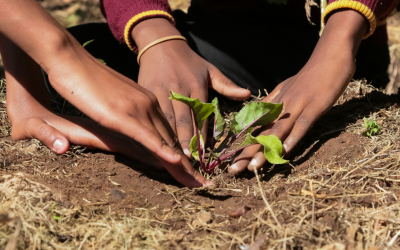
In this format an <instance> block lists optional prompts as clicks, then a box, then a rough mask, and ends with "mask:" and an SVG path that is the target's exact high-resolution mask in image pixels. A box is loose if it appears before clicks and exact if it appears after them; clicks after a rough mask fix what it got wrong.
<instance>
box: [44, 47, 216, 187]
mask: <svg viewBox="0 0 400 250" xmlns="http://www.w3.org/2000/svg"><path fill="white" fill-rule="evenodd" d="M74 49H75V50H77V51H78V52H79V53H75V54H76V57H74V56H71V57H67V58H65V60H63V62H62V63H60V64H56V65H54V66H53V67H52V68H50V69H49V70H48V72H47V73H48V75H49V80H50V82H51V84H52V85H53V87H54V88H55V90H56V91H57V92H58V93H60V94H61V95H62V96H63V97H64V98H65V99H66V100H68V101H69V102H70V103H71V104H73V105H74V106H75V107H77V108H78V109H80V110H81V111H82V112H83V113H85V114H86V115H88V116H89V117H90V118H92V119H93V120H94V121H96V122H97V123H98V124H99V125H101V126H104V127H106V128H108V129H110V130H112V131H115V132H118V133H121V134H123V135H125V136H128V137H129V138H131V139H133V140H134V141H135V142H137V143H138V144H140V145H142V146H143V147H144V148H146V150H147V151H148V152H150V153H151V154H152V155H153V156H154V157H155V158H156V159H157V160H158V161H159V162H160V163H161V165H162V166H163V167H164V168H165V169H166V170H167V171H168V172H169V173H170V174H171V175H172V176H173V177H174V178H175V179H176V180H177V181H179V182H180V183H182V184H183V185H185V186H187V187H201V186H204V185H207V184H210V183H208V182H207V181H206V180H205V178H204V177H203V176H202V175H200V174H199V173H198V172H197V171H195V170H194V168H193V167H192V165H191V164H190V162H189V161H188V159H186V157H183V153H182V149H181V148H180V145H179V143H178V140H177V138H176V136H175V134H174V131H173V130H172V128H171V127H170V125H169V123H168V121H167V120H166V119H165V117H164V115H163V113H162V111H161V108H160V105H159V103H158V101H157V98H156V97H155V96H154V95H153V94H152V93H151V92H150V91H149V90H146V89H145V88H143V87H141V86H139V85H138V84H135V83H134V82H133V81H132V80H130V79H128V78H126V77H124V76H122V75H121V74H119V73H117V72H115V71H113V70H112V69H110V68H108V67H107V66H105V65H103V64H102V63H100V62H99V61H98V60H96V59H95V58H93V57H92V56H91V55H89V54H88V53H87V52H86V51H85V50H84V49H81V47H80V46H79V47H75V48H74ZM130 150H134V148H131V149H130Z"/></svg>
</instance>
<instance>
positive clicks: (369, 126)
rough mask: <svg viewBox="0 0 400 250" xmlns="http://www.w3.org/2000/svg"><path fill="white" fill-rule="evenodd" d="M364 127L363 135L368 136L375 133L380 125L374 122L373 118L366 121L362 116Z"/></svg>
mask: <svg viewBox="0 0 400 250" xmlns="http://www.w3.org/2000/svg"><path fill="white" fill-rule="evenodd" d="M364 128H365V132H364V135H365V136H368V137H371V136H373V135H376V134H377V133H378V132H379V130H380V129H381V127H380V126H379V125H378V124H376V122H375V121H374V120H370V121H367V119H366V118H365V117H364Z"/></svg>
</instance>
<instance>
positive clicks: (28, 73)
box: [0, 0, 368, 187]
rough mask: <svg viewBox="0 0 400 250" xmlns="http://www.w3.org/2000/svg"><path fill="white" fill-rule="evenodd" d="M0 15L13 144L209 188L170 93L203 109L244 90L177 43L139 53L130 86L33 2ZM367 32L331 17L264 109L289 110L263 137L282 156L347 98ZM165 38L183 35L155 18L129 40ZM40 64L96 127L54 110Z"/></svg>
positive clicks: (348, 17) (186, 121)
mask: <svg viewBox="0 0 400 250" xmlns="http://www.w3.org/2000/svg"><path fill="white" fill-rule="evenodd" d="M0 6H1V7H2V8H0V34H1V36H0V49H1V53H2V57H3V60H4V64H5V70H6V77H7V109H8V113H9V116H10V119H11V122H12V125H13V130H12V136H13V137H14V138H16V139H27V138H38V139H39V140H41V141H42V142H43V143H44V144H45V145H46V146H48V147H49V148H51V149H53V150H54V151H55V152H57V153H64V152H65V151H66V150H67V149H68V146H69V142H72V143H74V144H78V145H83V146H89V147H92V148H100V149H103V150H108V151H112V152H119V153H122V154H124V155H127V156H128V157H131V158H133V159H137V160H141V161H142V162H143V163H145V164H147V165H151V166H153V167H155V168H158V169H167V170H168V171H169V172H170V173H171V174H172V175H173V176H174V177H175V178H176V179H177V180H178V181H179V182H181V183H182V184H183V185H186V186H188V187H198V186H203V185H210V184H212V183H211V182H207V181H206V180H205V179H204V177H202V176H201V175H200V174H199V173H198V172H196V171H195V170H194V169H193V167H192V166H191V164H190V162H189V161H188V159H187V157H184V156H183V152H182V149H183V150H185V149H186V150H185V154H186V155H187V156H188V157H189V154H188V153H187V149H188V144H189V140H190V138H191V137H192V135H193V124H192V117H191V112H190V110H189V108H188V107H187V106H185V105H184V104H181V103H178V102H176V101H172V102H171V101H170V100H169V99H168V97H169V95H168V93H169V90H170V89H172V90H173V91H174V92H177V93H180V94H182V95H185V96H188V97H191V98H199V99H200V100H202V101H207V98H208V88H209V87H212V88H214V89H215V90H217V91H218V92H220V93H221V94H223V95H225V96H227V97H229V98H231V99H235V100H245V99H247V98H249V96H250V92H249V91H247V90H243V89H241V88H239V87H237V86H236V85H235V84H234V83H232V82H231V81H230V80H229V79H227V78H226V77H225V76H224V75H222V74H221V73H220V72H219V71H218V70H217V69H216V68H215V67H214V66H213V65H211V64H210V63H208V62H207V61H205V60H204V59H202V58H201V57H200V56H198V55H197V54H196V53H195V52H193V51H192V50H191V49H190V47H189V46H188V45H187V44H186V43H185V42H184V41H179V40H174V41H168V42H164V43H162V44H159V45H156V46H154V47H152V48H150V49H149V50H148V51H146V52H145V53H144V54H143V56H142V59H141V68H140V73H139V80H138V84H136V83H135V82H133V81H131V80H129V79H127V78H125V77H124V76H122V75H120V74H118V73H117V72H115V71H113V70H111V69H110V68H108V67H106V66H104V65H103V64H101V63H99V62H98V61H97V60H96V59H95V58H93V57H92V56H91V55H89V54H88V53H87V52H86V51H85V50H84V49H83V48H82V46H81V45H80V44H79V43H78V42H77V41H76V40H75V39H74V38H73V37H72V36H71V35H70V34H69V33H68V32H67V31H66V30H65V29H64V28H62V27H61V26H60V25H59V24H58V23H57V22H56V21H55V20H54V19H53V18H51V16H50V15H48V14H47V12H46V11H45V10H43V9H42V8H41V7H40V5H38V4H37V3H36V1H33V0H20V1H7V0H0ZM27 19H28V20H30V22H26V20H27ZM367 28H368V22H367V21H366V20H365V18H364V17H363V16H362V15H360V14H358V13H357V12H355V11H352V10H346V11H340V12H336V13H335V14H333V15H332V16H331V17H330V18H329V20H328V23H327V26H326V28H325V31H324V33H323V35H322V37H321V39H320V41H319V42H318V44H317V46H316V48H315V51H314V53H313V54H312V56H311V58H310V60H309V61H308V63H307V64H306V65H305V66H304V68H303V69H302V70H301V71H300V72H299V73H298V74H297V75H295V76H293V77H292V78H290V79H288V80H286V81H285V82H283V83H281V84H280V85H279V86H278V87H277V88H276V89H275V90H274V91H273V92H272V93H271V94H270V95H269V96H268V97H267V98H266V99H265V100H264V101H272V102H281V101H283V102H284V104H285V109H284V114H283V115H282V116H281V118H280V119H279V120H278V121H277V122H276V123H274V124H272V125H271V127H269V128H268V129H266V130H265V131H264V132H263V133H262V134H264V135H268V134H275V135H277V136H278V137H279V138H280V139H281V140H282V141H283V142H284V148H285V150H286V152H290V150H292V149H293V148H294V146H295V145H296V144H297V143H298V142H299V140H300V139H301V138H302V137H303V136H304V135H305V133H306V132H307V131H308V130H309V128H311V126H312V124H314V122H315V121H316V120H317V119H318V118H319V117H320V116H321V115H322V114H323V113H325V112H326V111H327V110H328V109H329V108H331V107H332V105H333V104H334V103H335V101H336V100H337V98H338V97H339V96H340V94H341V93H342V92H343V91H344V89H345V87H346V86H347V84H348V82H349V81H350V79H351V77H352V75H353V74H354V71H355V59H354V58H355V55H356V53H357V49H358V46H359V45H360V43H361V41H362V38H363V36H364V35H365V33H366V30H367ZM169 35H179V32H178V31H177V30H176V29H175V28H174V27H173V26H172V25H171V24H170V23H169V22H168V21H167V20H165V19H159V18H155V19H150V20H146V21H143V22H141V23H140V24H139V25H137V26H136V27H135V28H134V29H133V31H132V37H133V38H134V40H135V42H136V43H137V45H138V47H139V49H141V48H143V47H144V46H146V45H147V44H148V43H150V42H152V41H154V40H156V39H158V38H161V37H165V36H169ZM39 65H40V66H41V67H42V68H43V69H44V70H45V71H46V72H47V73H48V75H49V78H50V81H51V83H52V85H53V87H54V88H55V89H56V90H57V91H58V92H59V93H60V94H61V95H62V96H63V97H64V98H66V99H67V100H68V101H69V102H71V103H72V104H73V105H75V106H76V107H78V108H79V109H80V110H81V111H83V112H84V113H85V114H87V115H88V116H89V117H90V118H92V119H93V121H91V120H85V119H81V118H76V117H68V116H65V115H60V114H56V113H53V112H51V111H50V110H51V109H50V106H49V98H48V97H47V93H46V89H45V87H44V84H43V80H42V78H41V75H40V68H39ZM93 72H95V74H94V73H93ZM153 72H158V74H153ZM160 104H161V107H160ZM164 114H165V116H164ZM98 124H100V125H101V126H99V125H98ZM205 132H206V131H205V130H203V133H205ZM204 138H206V137H204ZM179 142H180V143H179ZM180 144H181V146H180ZM259 150H260V149H259V147H257V146H254V147H249V148H247V149H246V150H244V152H243V153H242V154H241V155H239V156H238V157H237V158H236V160H235V163H236V164H234V165H233V166H232V167H231V169H230V171H231V172H234V173H239V172H241V171H242V170H244V169H246V168H249V169H250V170H252V169H254V168H255V167H256V168H258V167H260V166H262V165H263V164H264V163H265V158H263V157H264V156H263V154H262V152H259ZM143 159H145V160H143ZM252 159H254V160H256V161H254V160H253V161H252Z"/></svg>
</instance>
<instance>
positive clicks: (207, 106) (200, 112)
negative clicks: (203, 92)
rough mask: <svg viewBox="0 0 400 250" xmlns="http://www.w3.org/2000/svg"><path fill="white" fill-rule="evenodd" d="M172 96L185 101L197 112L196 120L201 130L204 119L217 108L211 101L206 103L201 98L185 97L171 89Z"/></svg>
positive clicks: (171, 98)
mask: <svg viewBox="0 0 400 250" xmlns="http://www.w3.org/2000/svg"><path fill="white" fill-rule="evenodd" d="M171 95H172V96H171V97H170V98H169V99H170V100H177V101H180V102H183V103H185V104H186V105H188V106H189V107H190V108H192V110H193V112H194V114H195V120H196V124H197V128H198V129H199V130H201V129H202V128H203V124H204V121H205V120H206V119H207V117H209V116H210V115H211V114H212V113H213V112H214V110H215V107H214V105H212V104H211V103H204V102H201V101H200V100H199V99H192V98H189V97H185V96H183V95H180V94H177V93H174V92H173V91H172V90H171Z"/></svg>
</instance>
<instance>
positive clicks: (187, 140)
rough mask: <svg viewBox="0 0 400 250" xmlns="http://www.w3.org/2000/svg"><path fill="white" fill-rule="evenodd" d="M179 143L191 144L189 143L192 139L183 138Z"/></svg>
mask: <svg viewBox="0 0 400 250" xmlns="http://www.w3.org/2000/svg"><path fill="white" fill-rule="evenodd" d="M179 143H180V144H181V145H186V144H189V143H190V139H182V140H179Z"/></svg>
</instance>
